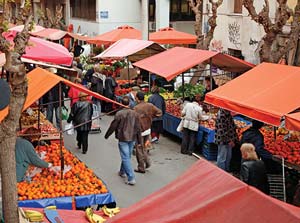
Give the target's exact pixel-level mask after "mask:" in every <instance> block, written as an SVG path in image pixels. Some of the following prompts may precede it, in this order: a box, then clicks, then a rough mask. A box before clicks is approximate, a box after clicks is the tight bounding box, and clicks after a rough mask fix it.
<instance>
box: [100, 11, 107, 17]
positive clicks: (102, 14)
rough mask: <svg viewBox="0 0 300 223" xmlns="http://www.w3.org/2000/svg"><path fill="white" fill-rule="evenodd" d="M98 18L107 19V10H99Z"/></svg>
mask: <svg viewBox="0 0 300 223" xmlns="http://www.w3.org/2000/svg"><path fill="white" fill-rule="evenodd" d="M100 19H108V11H100Z"/></svg>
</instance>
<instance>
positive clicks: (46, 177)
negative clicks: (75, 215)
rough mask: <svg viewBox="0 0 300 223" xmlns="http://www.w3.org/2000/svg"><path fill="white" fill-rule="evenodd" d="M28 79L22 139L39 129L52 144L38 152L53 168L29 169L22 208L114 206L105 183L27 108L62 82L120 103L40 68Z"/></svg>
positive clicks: (21, 189) (22, 187) (21, 196)
mask: <svg viewBox="0 0 300 223" xmlns="http://www.w3.org/2000/svg"><path fill="white" fill-rule="evenodd" d="M27 78H28V96H27V98H26V102H25V104H24V107H23V111H25V112H24V113H23V115H22V119H21V123H20V127H21V130H20V131H21V132H20V135H22V134H25V135H26V136H29V135H30V131H29V130H31V129H39V133H38V135H42V136H45V138H44V139H43V138H42V139H43V140H47V141H50V143H49V145H42V146H41V145H39V146H37V147H36V148H35V149H36V151H37V152H38V153H39V154H40V156H41V158H42V159H44V160H45V161H46V162H49V163H52V164H53V166H52V167H50V168H45V169H37V168H29V170H28V171H29V172H28V177H26V180H25V181H23V182H20V183H18V188H17V189H18V195H19V198H18V199H19V206H20V207H39V208H44V207H46V206H51V205H55V206H57V208H62V209H72V208H73V209H75V208H80V207H86V206H90V205H96V204H100V205H103V204H109V203H112V202H114V201H115V200H114V198H113V196H112V194H111V193H110V192H109V190H108V189H107V187H106V185H105V183H104V182H102V180H101V179H100V178H99V177H97V176H96V175H95V173H94V172H93V171H92V170H91V169H90V168H88V167H87V166H86V165H85V164H84V163H83V162H81V161H80V160H79V159H78V158H77V157H75V156H74V155H73V154H72V153H71V152H70V151H69V150H67V149H66V148H65V147H64V146H63V141H62V138H61V137H59V138H58V139H59V140H57V138H54V140H53V137H52V136H53V134H56V133H59V135H60V134H61V133H60V132H59V131H58V130H57V129H55V128H54V127H53V125H52V124H51V123H50V122H48V121H47V120H46V119H45V117H44V116H43V115H42V114H41V113H39V112H38V110H34V109H31V108H30V109H31V110H30V109H28V108H29V107H30V106H31V105H32V104H34V103H35V102H36V101H37V100H38V99H39V98H40V97H42V96H43V95H44V94H45V93H46V92H47V91H49V90H50V89H51V88H52V87H54V86H55V85H57V84H59V83H61V82H63V83H64V84H67V85H69V86H73V87H75V88H78V89H79V90H80V91H83V92H86V93H87V94H90V95H93V96H95V97H97V98H99V99H101V100H105V101H109V102H113V103H117V102H115V101H112V100H110V99H107V98H105V97H103V96H101V95H99V94H96V93H94V92H91V91H89V90H87V89H86V88H84V87H81V86H78V85H75V84H73V83H72V82H69V81H67V80H65V79H63V78H61V77H58V76H56V75H54V74H52V73H50V72H48V71H46V70H43V69H41V68H36V69H35V70H33V71H31V72H30V73H28V74H27ZM117 104H119V103H117ZM119 105H120V104H119ZM7 113H8V109H4V110H2V111H0V121H1V120H3V119H4V118H5V116H6V115H7ZM34 132H35V133H33V134H32V136H37V133H36V131H34ZM46 136H47V137H46ZM49 136H51V137H52V138H51V137H49ZM54 136H55V135H54Z"/></svg>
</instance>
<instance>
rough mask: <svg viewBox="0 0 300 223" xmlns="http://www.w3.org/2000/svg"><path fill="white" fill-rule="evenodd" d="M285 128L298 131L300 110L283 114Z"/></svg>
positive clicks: (299, 128)
mask: <svg viewBox="0 0 300 223" xmlns="http://www.w3.org/2000/svg"><path fill="white" fill-rule="evenodd" d="M285 128H287V129H289V130H294V131H300V112H296V113H292V114H288V115H286V116H285Z"/></svg>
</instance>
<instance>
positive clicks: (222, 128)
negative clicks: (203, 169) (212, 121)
mask: <svg viewBox="0 0 300 223" xmlns="http://www.w3.org/2000/svg"><path fill="white" fill-rule="evenodd" d="M236 142H238V137H237V133H236V126H235V124H234V121H233V118H232V116H231V114H230V112H229V111H227V110H225V109H222V108H220V109H219V111H218V113H217V120H216V130H215V143H216V144H217V145H218V157H217V166H218V167H220V168H221V169H223V170H225V171H227V172H229V170H230V160H231V156H232V148H233V147H234V146H235V143H236Z"/></svg>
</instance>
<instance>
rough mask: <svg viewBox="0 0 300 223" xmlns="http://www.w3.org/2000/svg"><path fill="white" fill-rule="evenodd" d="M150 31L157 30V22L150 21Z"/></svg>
mask: <svg viewBox="0 0 300 223" xmlns="http://www.w3.org/2000/svg"><path fill="white" fill-rule="evenodd" d="M149 31H150V32H155V31H156V23H155V22H149Z"/></svg>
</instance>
